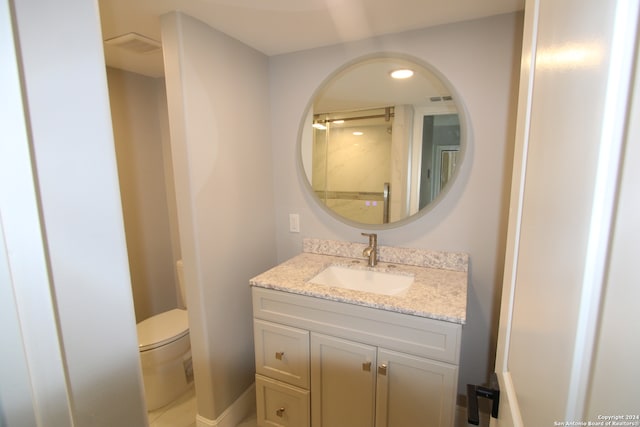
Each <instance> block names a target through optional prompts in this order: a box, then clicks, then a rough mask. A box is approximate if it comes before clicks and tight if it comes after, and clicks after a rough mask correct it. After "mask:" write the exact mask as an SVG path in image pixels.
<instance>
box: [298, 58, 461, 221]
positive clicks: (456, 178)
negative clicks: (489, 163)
mask: <svg viewBox="0 0 640 427" xmlns="http://www.w3.org/2000/svg"><path fill="white" fill-rule="evenodd" d="M375 59H380V60H384V59H399V60H404V61H410V62H413V63H414V64H416V66H419V67H422V68H424V69H425V70H427V71H428V72H430V73H432V74H433V75H434V76H436V77H437V78H438V79H440V81H441V82H442V84H443V85H444V86H445V87H446V88H447V89H448V90H449V91H450V93H451V95H452V97H453V100H454V105H455V106H456V108H457V110H458V119H459V122H460V151H459V161H458V164H457V165H456V170H455V171H454V173H453V176H452V177H451V179H450V180H449V182H448V183H447V185H446V186H445V187H444V188H443V189H442V190H441V191H440V192H439V193H438V195H437V196H436V198H435V199H433V200H432V201H431V202H429V204H428V205H427V206H425V207H424V208H422V209H420V210H419V211H418V212H416V213H415V214H413V215H410V216H408V217H406V218H403V219H401V220H399V221H395V222H389V223H383V224H367V223H362V222H357V221H354V220H352V219H349V218H346V217H344V216H342V215H339V214H338V213H336V212H334V211H333V210H332V209H330V208H329V207H328V206H327V205H326V204H325V203H323V202H322V200H320V198H319V197H318V196H317V195H316V194H315V192H314V191H313V187H312V185H311V182H309V178H308V177H307V174H306V171H305V168H304V164H303V160H302V137H303V133H304V128H305V126H306V125H307V117H308V115H309V110H310V109H311V108H313V104H314V102H315V99H316V98H317V97H318V95H319V94H320V93H321V92H322V91H323V90H324V88H325V87H326V86H327V85H328V84H329V83H330V82H331V81H332V80H333V79H334V78H335V77H336V76H338V75H339V74H342V73H343V72H344V71H345V70H347V69H348V68H351V67H353V66H356V65H358V64H359V63H362V62H365V61H371V60H375ZM470 134H471V132H470V124H469V118H468V113H467V110H466V108H465V106H464V104H463V103H462V102H461V97H460V94H459V93H458V91H457V90H456V89H455V87H454V86H453V85H452V84H451V82H450V81H449V80H448V79H447V78H446V77H445V76H444V75H443V74H442V73H441V72H440V71H438V70H437V69H436V68H435V67H434V66H432V65H431V64H429V63H427V62H426V61H424V60H422V59H420V58H416V57H415V56H411V55H406V54H402V53H396V52H377V53H372V54H368V55H363V56H359V57H357V58H354V59H352V60H350V61H348V62H346V63H345V64H343V65H342V66H340V67H338V68H337V69H335V70H334V71H333V72H331V73H330V74H329V75H328V76H327V77H326V78H325V79H324V80H323V81H322V82H320V84H319V85H318V87H316V89H315V90H314V91H313V93H312V94H311V98H310V99H309V101H308V102H307V106H306V107H305V109H304V111H303V113H302V117H301V119H300V124H299V126H298V135H297V140H296V163H297V168H298V173H299V175H300V179H301V180H302V182H303V187H304V190H303V191H304V192H305V193H306V194H307V195H308V196H309V197H311V198H312V199H313V200H314V202H315V203H316V204H317V205H318V206H319V207H320V208H321V210H322V211H324V212H325V213H327V214H328V215H329V216H330V217H332V218H334V219H336V220H338V221H340V222H341V223H343V224H345V225H349V226H352V227H354V228H358V229H362V230H390V229H393V228H397V227H401V226H403V225H407V224H409V223H412V222H414V221H416V220H418V219H420V218H422V217H424V216H425V215H427V214H428V213H429V212H431V211H433V210H434V209H436V207H437V206H438V205H440V203H441V202H442V200H444V198H446V197H447V196H448V194H449V192H450V191H451V188H452V187H454V186H456V185H460V181H461V180H460V175H461V174H462V170H463V169H465V168H466V167H468V166H467V165H466V164H467V162H468V160H467V154H468V151H469V149H470V145H471V138H470Z"/></svg>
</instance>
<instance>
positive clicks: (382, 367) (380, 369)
mask: <svg viewBox="0 0 640 427" xmlns="http://www.w3.org/2000/svg"><path fill="white" fill-rule="evenodd" d="M378 375H387V364H386V363H383V364H382V365H380V366H378Z"/></svg>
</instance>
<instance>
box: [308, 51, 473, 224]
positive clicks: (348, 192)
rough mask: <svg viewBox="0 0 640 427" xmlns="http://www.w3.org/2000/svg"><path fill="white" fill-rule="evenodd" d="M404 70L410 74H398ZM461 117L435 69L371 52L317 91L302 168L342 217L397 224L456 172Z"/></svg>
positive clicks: (432, 198) (319, 196) (321, 196)
mask: <svg viewBox="0 0 640 427" xmlns="http://www.w3.org/2000/svg"><path fill="white" fill-rule="evenodd" d="M399 69H404V70H411V71H413V73H412V76H410V77H406V78H403V79H394V78H392V77H391V73H392V72H393V71H394V70H399ZM461 122H463V120H461V117H460V112H459V109H458V108H457V106H456V103H455V100H454V98H453V94H452V91H451V90H450V89H449V88H448V86H447V84H446V83H444V82H443V81H442V79H441V78H439V77H437V76H436V75H435V73H434V72H432V71H430V70H428V69H427V68H426V67H425V66H422V65H419V64H418V63H417V62H415V61H410V60H408V59H406V58H404V57H403V58H396V57H385V58H380V57H378V58H368V59H365V60H363V61H360V62H357V63H355V64H352V65H350V66H347V67H346V68H344V69H343V70H341V71H339V72H338V73H336V74H335V75H334V76H333V77H332V78H330V79H329V80H328V81H327V82H326V83H325V84H324V85H323V86H322V87H321V88H320V89H319V90H318V91H317V92H316V96H315V98H314V99H313V102H312V104H311V106H310V111H309V112H308V114H307V116H306V119H305V121H304V123H303V128H302V131H301V146H300V153H301V155H302V164H303V168H304V171H305V174H306V176H307V178H308V181H309V184H310V187H311V189H312V190H313V192H314V194H315V196H316V199H317V200H319V201H320V202H321V203H322V204H324V206H326V207H327V208H328V209H329V210H331V211H332V212H333V213H334V214H336V215H337V216H338V217H340V218H342V219H346V220H347V222H351V223H356V225H358V224H362V225H367V226H368V225H376V224H377V225H381V226H384V225H385V224H393V223H398V222H400V221H403V220H405V219H407V218H409V217H411V216H413V215H415V214H416V213H418V212H419V211H421V210H423V209H425V208H426V207H428V206H429V205H430V204H432V203H433V202H434V201H436V199H438V198H439V197H438V196H439V195H441V193H444V192H445V191H444V190H445V189H446V188H447V186H448V185H450V184H451V182H452V181H453V180H454V179H455V176H456V170H457V169H458V168H459V162H460V160H461V158H462V156H461V150H462V149H463V146H464V144H463V141H462V139H461V129H463V126H462V127H461ZM383 228H384V227H383Z"/></svg>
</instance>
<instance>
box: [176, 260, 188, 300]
mask: <svg viewBox="0 0 640 427" xmlns="http://www.w3.org/2000/svg"><path fill="white" fill-rule="evenodd" d="M176 270H177V272H178V288H179V289H180V298H182V306H183V307H181V308H185V309H186V308H187V293H186V291H185V283H184V265H183V263H182V260H181V259H179V260H178V261H176Z"/></svg>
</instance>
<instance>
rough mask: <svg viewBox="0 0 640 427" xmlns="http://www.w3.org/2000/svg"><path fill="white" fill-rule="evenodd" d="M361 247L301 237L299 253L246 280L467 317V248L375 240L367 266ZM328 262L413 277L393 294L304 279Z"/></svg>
mask: <svg viewBox="0 0 640 427" xmlns="http://www.w3.org/2000/svg"><path fill="white" fill-rule="evenodd" d="M364 247H366V245H363V244H359V243H348V242H337V241H329V240H317V239H305V241H304V244H303V251H304V252H303V253H301V254H300V255H297V256H295V257H293V258H291V259H289V260H288V261H285V262H283V263H282V264H280V265H278V266H276V267H274V268H272V269H270V270H268V271H266V272H264V273H262V274H260V275H258V276H256V277H254V278H253V279H251V280H250V284H251V285H252V286H257V287H261V288H267V289H275V290H279V291H285V292H291V293H295V294H300V295H307V296H311V297H316V298H323V299H328V300H332V301H339V302H345V303H349V304H356V305H361V306H366V307H372V308H377V309H382V310H388V311H395V312H398V313H404V314H410V315H415V316H420V317H428V318H431V319H435V320H443V321H447V322H453V323H458V324H464V323H465V322H466V312H467V285H468V256H467V255H466V254H463V253H457V252H455V253H452V252H434V251H424V250H419V249H404V248H393V247H385V246H379V260H378V265H376V266H375V267H368V266H367V261H366V259H365V258H364V257H363V256H362V255H361V254H362V250H363V249H364ZM399 261H401V262H399ZM330 265H340V266H348V267H350V268H357V269H367V270H375V271H381V272H387V273H393V274H402V275H411V276H414V282H413V283H412V285H411V286H410V287H409V289H408V290H407V291H406V292H405V293H404V294H401V295H393V296H389V295H379V294H374V293H370V292H364V291H357V290H350V289H343V288H338V287H333V286H325V285H316V284H313V283H309V282H308V281H309V280H310V279H311V278H313V277H314V276H315V275H316V274H318V273H319V272H321V271H322V270H324V269H325V268H326V267H328V266H330Z"/></svg>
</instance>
